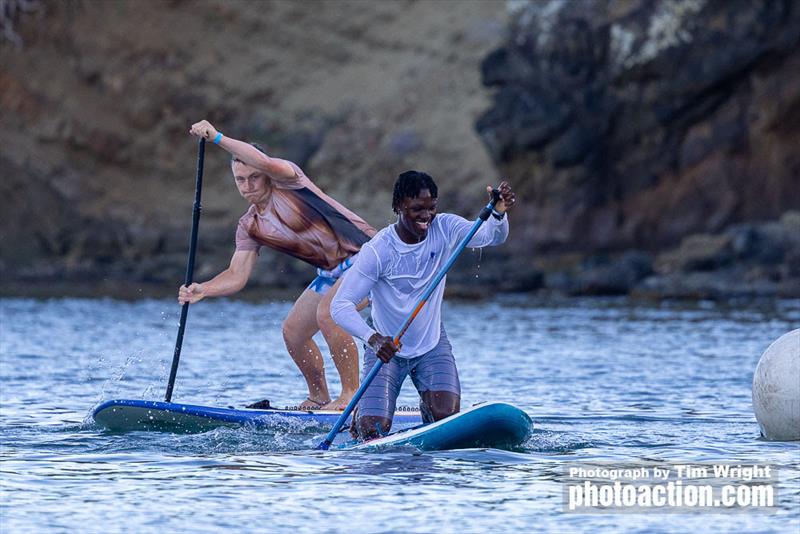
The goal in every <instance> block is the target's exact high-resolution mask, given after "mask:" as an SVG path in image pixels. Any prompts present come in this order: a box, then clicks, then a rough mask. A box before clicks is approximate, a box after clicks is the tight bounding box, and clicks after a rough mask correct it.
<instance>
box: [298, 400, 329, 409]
mask: <svg viewBox="0 0 800 534" xmlns="http://www.w3.org/2000/svg"><path fill="white" fill-rule="evenodd" d="M323 406H327V404H325V403H324V402H318V401H315V400H311V399H310V398H309V397H306V399H305V400H304V401H303V402H301V403H300V404H299V405H298V406H297V407H298V408H299V409H300V410H312V411H313V410H322V409H324V408H323Z"/></svg>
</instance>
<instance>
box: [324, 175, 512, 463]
mask: <svg viewBox="0 0 800 534" xmlns="http://www.w3.org/2000/svg"><path fill="white" fill-rule="evenodd" d="M499 200H500V192H499V191H498V190H497V189H494V190H493V191H492V200H490V201H489V203H488V204H487V205H486V206H485V207H484V208H483V209H482V210H481V212H480V214H479V215H478V218H477V219H476V220H475V223H474V224H473V225H472V228H470V231H469V233H468V234H467V235H466V236H465V237H464V239H462V240H461V242H460V243H459V244H458V246H457V247H456V249H455V250H454V251H453V253H452V254H451V255H450V258H449V259H448V260H447V263H445V264H444V267H442V268H441V269H440V270H439V272H438V273H437V274H436V277H435V278H434V279H433V280H431V283H430V284H429V285H428V288H427V289H426V290H425V293H423V295H422V297H421V298H420V299H419V300H418V301H417V304H416V305H415V306H414V310H415V311H416V309H417V307H418V306H419V305H420V304H421V303H423V302H425V301H427V300H428V297H430V296H431V294H432V293H433V292H434V290H435V289H436V286H438V285H439V282H441V281H442V279H443V278H444V277H445V275H446V274H447V271H449V270H450V267H452V266H453V264H454V263H455V262H456V260H457V259H458V256H459V255H460V254H461V252H462V251H463V250H464V249H465V248H467V243H469V242H470V240H471V239H472V238H473V237H474V236H475V233H476V232H477V231H478V229H479V228H480V227H481V225H482V224H483V223H484V222H485V221H486V220H487V219H488V218H489V216H490V215H491V214H492V210H493V209H494V206H495V204H497V202H498V201H499ZM414 317H416V314H415V313H414V312H412V313H410V314H409V315H408V317H406V320H405V321H403V326H401V327H400V329H399V330H398V331H397V333H396V334H395V336H394V340H395V342H396V343H397V342H399V341H400V337H402V335H403V334H404V333H405V331H406V329H407V328H408V326H409V325H410V324H411V321H413V320H414ZM382 365H383V360H381V359H378V360H377V361H376V362H375V365H374V366H373V367H372V369H371V370H370V372H369V374H367V376H366V377H365V378H364V381H363V382H361V385H360V386H359V388H358V391H356V394H355V395H353V398H352V399H350V403H349V404H348V405H347V408H345V410H344V411H343V412H342V415H340V416H339V419H338V420H337V421H336V424H335V425H333V428H332V429H331V431H330V432H328V435H327V436H326V437H325V439H324V440H323V441H322V443H320V444H319V446H318V447H317V449H318V450H322V451H327V450H328V449H329V448H330V446H331V443H333V439H334V438H335V437H336V434H338V433H339V429H341V428H342V425H343V424H344V422H345V421H347V418H348V417H349V416H350V413H351V412H352V411H353V409H354V408H355V407H356V404H358V401H360V400H361V397H362V396H363V395H364V392H365V391H366V390H367V388H368V387H369V385H370V384H371V383H372V380H373V379H374V378H375V376H376V375H377V374H378V372H379V371H380V370H381V366H382ZM352 424H356V421H355V420H353V422H352Z"/></svg>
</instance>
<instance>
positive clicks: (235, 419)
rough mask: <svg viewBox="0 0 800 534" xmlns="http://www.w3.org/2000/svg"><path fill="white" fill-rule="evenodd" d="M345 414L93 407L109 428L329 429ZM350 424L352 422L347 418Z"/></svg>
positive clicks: (415, 418) (403, 415)
mask: <svg viewBox="0 0 800 534" xmlns="http://www.w3.org/2000/svg"><path fill="white" fill-rule="evenodd" d="M341 414H342V412H340V411H333V410H330V411H328V410H324V411H323V410H314V411H308V410H299V409H283V410H281V409H277V408H270V409H267V410H251V409H246V408H243V409H237V408H216V407H210V406H196V405H192V404H179V403H175V402H159V401H146V400H124V399H121V400H110V401H106V402H104V403H102V404H100V405H99V406H97V407H96V408H95V409H94V412H93V413H92V417H93V418H94V421H95V422H96V423H97V424H98V425H100V426H102V427H105V428H107V429H108V430H114V431H127V430H162V431H169V432H180V433H183V432H186V433H189V432H205V431H207V430H211V429H214V428H218V427H221V426H243V425H252V426H255V427H258V428H266V427H276V426H278V427H279V426H281V425H286V424H287V423H288V424H290V425H292V424H293V425H298V426H303V428H307V427H314V428H320V429H321V428H325V427H327V428H330V427H332V426H333V425H334V423H335V422H336V420H337V419H338V418H339V416H340V415H341ZM394 420H395V421H396V422H398V423H400V424H419V423H421V422H422V417H421V416H420V413H419V411H416V410H402V411H398V412H396V413H395V415H394ZM348 423H349V421H348Z"/></svg>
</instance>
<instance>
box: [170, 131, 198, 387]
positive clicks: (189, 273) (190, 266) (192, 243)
mask: <svg viewBox="0 0 800 534" xmlns="http://www.w3.org/2000/svg"><path fill="white" fill-rule="evenodd" d="M205 155H206V140H205V139H200V141H199V142H198V143H197V180H196V182H195V186H194V208H193V209H192V236H191V238H190V239H189V261H188V262H187V264H186V282H185V284H184V285H185V286H187V287H188V286H189V285H190V284H191V283H192V279H193V277H194V257H195V253H196V252H197V228H198V226H199V225H200V211H201V209H202V208H201V206H200V193H201V192H202V190H203V161H204V160H205ZM188 314H189V303H188V302H185V303H184V304H183V307H182V308H181V322H180V324H179V326H178V339H177V340H176V341H175V354H173V356H172V369H170V371H169V382H167V394H166V396H165V398H164V400H165V401H166V402H171V401H172V389H173V387H175V375H177V374H178V362H180V360H181V347H182V346H183V332H184V330H186V316H187V315H188Z"/></svg>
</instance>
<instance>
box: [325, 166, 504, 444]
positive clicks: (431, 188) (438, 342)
mask: <svg viewBox="0 0 800 534" xmlns="http://www.w3.org/2000/svg"><path fill="white" fill-rule="evenodd" d="M487 189H488V190H489V191H490V192H491V187H489V188H487ZM499 190H500V201H498V203H497V204H496V206H495V210H494V211H493V212H492V216H491V217H489V219H488V220H487V221H486V223H484V224H483V226H481V228H480V229H479V230H478V232H477V233H476V234H475V235H474V236H473V238H472V239H471V240H470V242H469V243H468V246H469V247H473V248H477V247H485V246H491V245H499V244H501V243H503V242H504V241H505V240H506V237H507V236H508V218H507V217H506V215H505V212H506V211H507V210H508V209H509V208H510V207H511V206H512V205H513V204H514V193H513V192H512V190H511V187H510V186H509V185H508V183H506V182H502V183H501V184H500V186H499ZM437 200H438V189H437V187H436V184H435V183H434V181H433V179H432V178H431V177H430V176H429V175H427V174H425V173H423V172H418V171H407V172H404V173H403V174H401V175H400V176H399V177H398V179H397V182H396V183H395V186H394V197H393V199H392V209H393V210H394V212H395V213H397V215H398V220H397V222H396V223H395V224H393V225H391V226H387V227H386V228H384V229H383V230H381V231H379V232H378V233H377V234H375V236H374V237H373V238H372V239H371V240H370V241H369V242H367V243H365V244H364V245H363V246H362V248H361V253H360V254H359V255H358V256H357V258H356V260H355V263H354V264H353V266H352V267H351V269H350V270H349V272H348V273H347V275H346V276H345V277H344V280H343V281H342V285H341V287H340V288H339V292H338V293H337V294H336V296H335V298H334V300H333V302H332V303H331V316H332V317H333V320H334V321H335V322H336V323H338V324H339V325H340V326H341V327H342V328H344V329H345V330H346V331H347V332H349V333H350V334H352V335H354V336H356V337H358V338H360V339H362V340H363V341H364V342H365V343H366V350H365V352H364V366H363V371H362V379H363V377H365V376H366V375H367V374H368V373H369V372H370V370H371V369H372V367H373V366H374V365H375V363H376V361H377V360H376V358H380V359H381V361H383V362H384V365H383V367H381V370H380V371H379V372H378V374H377V376H376V377H375V379H374V380H373V381H372V383H371V384H370V385H369V387H368V388H367V390H366V391H365V393H364V396H363V397H362V398H361V401H360V402H359V405H358V412H357V424H356V429H357V431H358V434H359V436H360V437H361V438H362V439H370V438H372V437H375V436H377V435H379V434H385V433H387V432H388V431H389V429H390V428H391V426H392V414H394V410H395V406H396V402H397V396H398V394H399V393H400V386H401V385H402V383H403V381H404V380H405V377H406V376H408V375H411V379H412V380H413V382H414V386H415V387H416V388H417V391H419V394H420V399H421V401H420V407H421V409H422V411H423V417H424V418H425V419H426V420H427V421H429V422H430V421H438V420H439V419H442V418H444V417H447V416H449V415H452V414H454V413H456V412H458V411H459V409H460V403H461V385H460V383H459V380H458V370H457V369H456V364H455V360H454V358H453V353H452V348H451V346H450V342H449V341H448V339H447V334H446V333H445V331H444V327H443V326H442V321H441V311H442V297H443V295H444V280H442V282H441V283H440V284H439V286H438V287H437V288H436V290H435V291H434V292H433V294H432V295H431V296H430V298H429V299H428V301H427V303H426V304H425V306H424V307H423V308H422V310H421V311H420V312H419V314H418V315H417V317H416V319H415V320H414V322H412V323H411V326H410V327H409V328H408V330H407V331H406V333H405V335H404V336H403V338H402V340H401V346H400V347H399V348H398V347H396V346H395V345H394V343H393V341H392V337H391V336H392V334H394V333H396V332H397V330H398V329H399V328H400V327H401V326H402V324H403V322H404V321H405V319H406V317H408V315H409V314H410V313H411V312H412V311H413V309H414V307H415V306H416V304H417V302H418V301H419V299H420V298H421V296H422V294H423V293H424V292H425V290H426V289H427V287H428V284H429V283H430V282H431V280H432V279H433V278H435V276H436V274H437V273H438V272H439V271H440V270H441V268H442V267H443V266H444V264H445V263H446V262H447V260H448V258H449V257H450V255H451V253H452V251H453V249H454V248H455V247H456V245H457V244H458V243H459V242H460V241H461V240H462V239H463V238H464V237H465V236H466V235H467V233H468V232H469V231H470V229H471V228H472V225H473V222H472V221H468V220H466V219H464V218H462V217H459V216H458V215H453V214H450V213H442V214H438V215H437V214H436V204H437ZM367 296H369V297H370V300H371V301H372V326H370V325H368V324H367V323H366V322H365V321H364V320H363V319H362V318H361V315H359V313H358V311H357V310H356V306H357V305H358V304H359V303H360V302H362V301H363V299H364V298H365V297H367Z"/></svg>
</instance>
